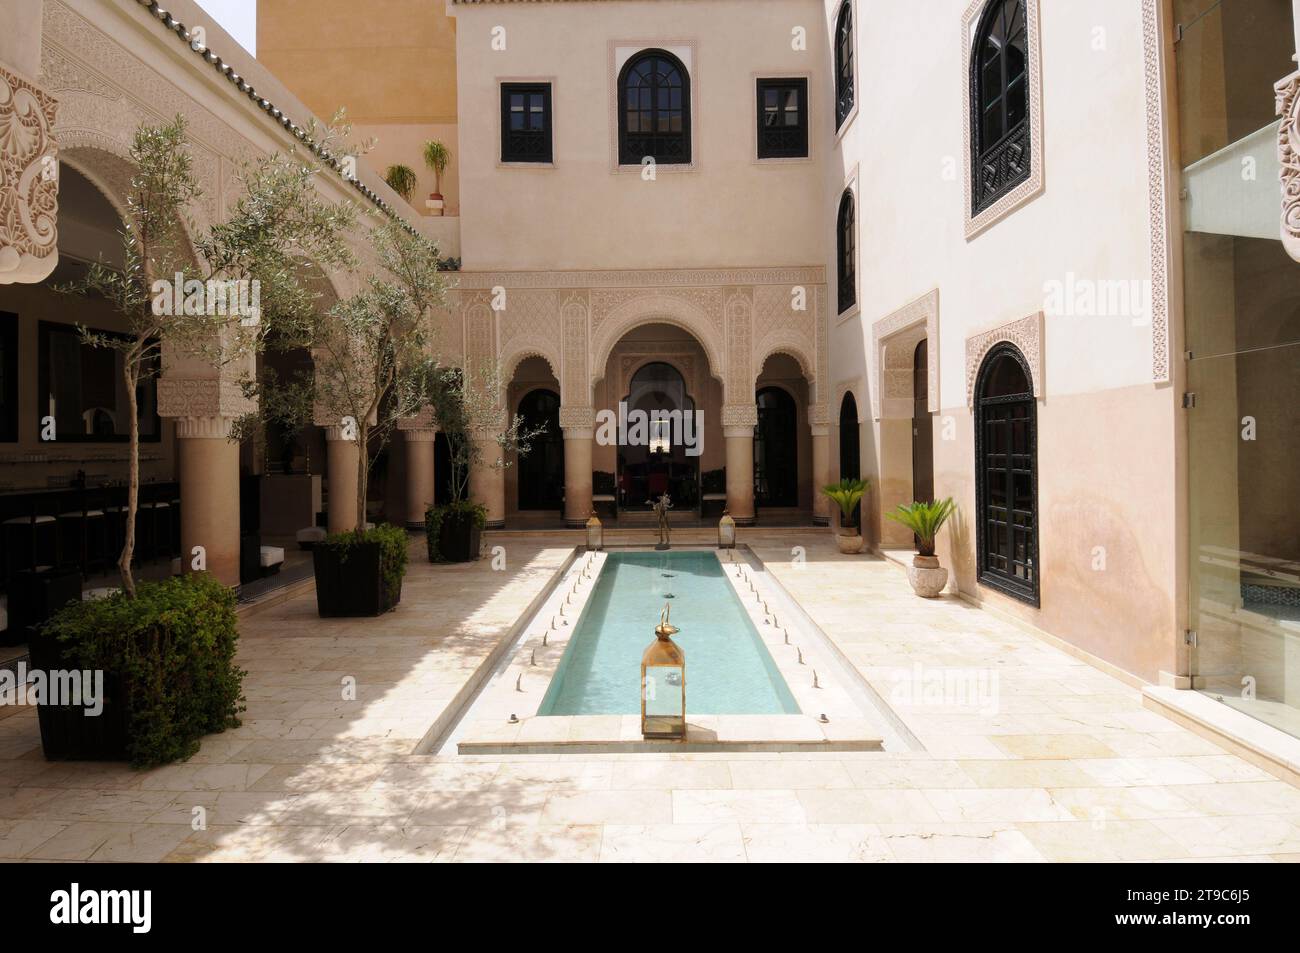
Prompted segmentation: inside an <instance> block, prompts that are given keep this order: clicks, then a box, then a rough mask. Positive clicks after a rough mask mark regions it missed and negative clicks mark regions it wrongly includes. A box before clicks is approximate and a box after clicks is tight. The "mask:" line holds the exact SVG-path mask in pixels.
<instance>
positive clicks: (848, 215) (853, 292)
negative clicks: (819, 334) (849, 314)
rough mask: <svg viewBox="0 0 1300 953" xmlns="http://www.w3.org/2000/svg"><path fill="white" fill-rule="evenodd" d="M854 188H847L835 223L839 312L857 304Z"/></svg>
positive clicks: (841, 312)
mask: <svg viewBox="0 0 1300 953" xmlns="http://www.w3.org/2000/svg"><path fill="white" fill-rule="evenodd" d="M854 217H855V216H854V209H853V190H852V189H845V190H844V195H843V197H842V198H841V199H840V214H839V218H838V220H837V221H836V225H835V273H836V278H837V281H838V287H839V313H840V314H843V313H844V312H845V311H847V310H849V308H851V307H853V306H854V305H855V304H857V301H858V291H857V264H856V257H857V243H856V242H855V241H854V238H853V228H854V224H853V223H854Z"/></svg>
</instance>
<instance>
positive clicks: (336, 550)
mask: <svg viewBox="0 0 1300 953" xmlns="http://www.w3.org/2000/svg"><path fill="white" fill-rule="evenodd" d="M408 542H409V540H408V538H407V535H406V530H404V529H402V528H401V527H399V526H392V525H390V524H388V523H385V524H383V525H382V526H376V527H375V528H374V529H368V530H365V531H364V532H359V531H350V532H344V533H334V534H332V535H330V536H326V537H325V539H324V540H322V541H321V542H319V543H317V544H316V546H315V548H313V549H312V565H313V569H314V570H315V572H316V611H317V612H319V613H320V615H321V616H322V617H326V618H329V617H340V616H375V615H383V614H384V613H385V612H389V611H391V610H392V609H394V608H395V607H396V606H397V604H398V603H399V602H401V601H402V578H403V577H404V576H405V575H406V565H407V562H408V556H407V552H406V547H407V544H408Z"/></svg>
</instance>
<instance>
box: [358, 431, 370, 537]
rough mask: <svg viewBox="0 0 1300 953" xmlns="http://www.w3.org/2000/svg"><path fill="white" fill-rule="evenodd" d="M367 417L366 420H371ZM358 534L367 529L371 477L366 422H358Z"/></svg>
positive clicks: (368, 433)
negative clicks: (367, 501) (369, 480)
mask: <svg viewBox="0 0 1300 953" xmlns="http://www.w3.org/2000/svg"><path fill="white" fill-rule="evenodd" d="M369 419H370V418H369V417H367V418H365V420H369ZM357 444H358V448H359V450H360V452H359V453H358V454H357V532H358V533H360V532H362V531H364V530H365V528H366V495H367V493H368V487H367V486H366V482H367V480H368V479H369V477H370V426H369V425H368V424H367V423H365V421H364V420H363V421H358V422H357Z"/></svg>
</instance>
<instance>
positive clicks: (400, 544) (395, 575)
mask: <svg viewBox="0 0 1300 953" xmlns="http://www.w3.org/2000/svg"><path fill="white" fill-rule="evenodd" d="M409 542H410V540H409V538H408V537H407V535H406V530H404V529H402V528H401V527H400V526H394V525H392V524H391V523H381V524H380V525H379V526H376V527H375V528H374V529H368V530H364V531H360V530H347V531H345V532H342V533H333V534H331V535H329V536H326V537H325V539H324V541H323V542H321V543H318V544H317V545H319V546H326V547H329V548H330V549H333V550H335V551H336V552H338V553H340V560H339V561H340V562H347V558H348V550H349V549H351V548H352V547H353V546H357V545H359V544H363V543H378V544H379V574H380V575H381V576H382V577H383V579H384V588H385V589H386V590H387V592H388V598H389V600H390V601H391V602H393V603H396V602H397V597H398V596H399V595H400V594H401V591H402V579H403V578H404V577H405V576H406V566H407V563H409V562H410V556H409V555H408V553H407V550H406V547H407V545H408V543H409Z"/></svg>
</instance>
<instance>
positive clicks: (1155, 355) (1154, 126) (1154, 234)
mask: <svg viewBox="0 0 1300 953" xmlns="http://www.w3.org/2000/svg"><path fill="white" fill-rule="evenodd" d="M1160 16H1161V14H1160V3H1159V0H1142V58H1143V67H1144V74H1145V86H1146V127H1147V207H1148V225H1149V235H1150V250H1151V379H1152V380H1153V381H1155V382H1156V383H1165V382H1167V381H1168V380H1169V379H1170V376H1169V273H1170V264H1169V249H1170V241H1169V234H1168V231H1169V222H1168V216H1167V212H1166V210H1167V209H1168V208H1169V175H1168V169H1169V145H1168V143H1167V141H1166V137H1167V135H1168V130H1169V117H1168V115H1167V114H1168V103H1167V102H1166V100H1165V68H1164V51H1165V47H1164V37H1163V35H1162V33H1161V28H1160ZM1285 125H1286V124H1285V123H1283V127H1284V128H1285ZM1285 168H1286V166H1285V164H1284V165H1283V169H1285ZM1284 174H1285V173H1284ZM1284 182H1285V179H1284ZM1284 194H1285V190H1284Z"/></svg>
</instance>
